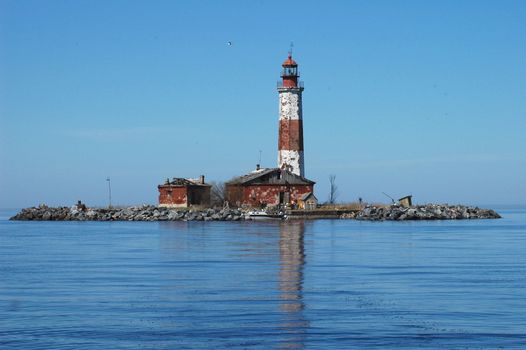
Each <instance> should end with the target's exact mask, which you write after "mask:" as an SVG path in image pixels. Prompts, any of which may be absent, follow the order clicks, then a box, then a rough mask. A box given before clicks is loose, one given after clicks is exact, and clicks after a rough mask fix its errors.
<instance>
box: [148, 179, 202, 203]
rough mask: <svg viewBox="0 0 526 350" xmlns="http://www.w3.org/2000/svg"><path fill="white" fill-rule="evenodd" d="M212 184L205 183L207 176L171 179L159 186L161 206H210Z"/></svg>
mask: <svg viewBox="0 0 526 350" xmlns="http://www.w3.org/2000/svg"><path fill="white" fill-rule="evenodd" d="M211 187H212V186H211V185H209V184H207V183H205V177H204V176H201V177H200V178H199V179H183V178H175V177H174V178H173V179H172V181H170V180H169V179H167V180H166V182H165V183H164V184H163V185H159V186H157V188H158V189H159V206H160V207H173V208H185V207H190V206H192V205H200V206H209V205H210V188H211Z"/></svg>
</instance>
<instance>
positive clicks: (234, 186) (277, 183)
mask: <svg viewBox="0 0 526 350" xmlns="http://www.w3.org/2000/svg"><path fill="white" fill-rule="evenodd" d="M314 184H315V182H314V181H311V180H308V179H306V178H304V177H302V176H299V175H296V174H294V173H292V172H290V171H288V170H284V169H279V168H267V169H265V168H261V169H260V168H257V169H256V170H255V171H253V172H251V173H249V174H246V175H243V176H239V177H236V178H234V179H232V180H230V181H228V182H227V183H226V184H225V185H226V192H227V193H226V194H227V201H228V202H229V203H230V204H232V205H237V206H242V205H244V206H250V207H265V206H277V205H294V204H297V203H298V202H299V200H300V198H301V196H303V195H304V194H306V193H313V191H314Z"/></svg>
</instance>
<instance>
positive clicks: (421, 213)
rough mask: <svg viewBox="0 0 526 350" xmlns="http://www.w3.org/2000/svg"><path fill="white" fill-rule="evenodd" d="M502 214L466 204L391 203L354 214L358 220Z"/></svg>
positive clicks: (463, 217) (483, 216) (481, 216)
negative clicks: (410, 204) (413, 204)
mask: <svg viewBox="0 0 526 350" xmlns="http://www.w3.org/2000/svg"><path fill="white" fill-rule="evenodd" d="M499 218H500V215H499V214H498V213H497V212H495V211H494V210H491V209H481V208H478V207H470V206H464V205H447V204H426V205H417V206H412V207H402V206H400V205H391V206H386V207H375V206H367V207H365V208H364V209H362V210H360V211H359V212H357V213H356V214H355V215H354V219H356V220H372V221H375V220H397V221H402V220H460V219H499Z"/></svg>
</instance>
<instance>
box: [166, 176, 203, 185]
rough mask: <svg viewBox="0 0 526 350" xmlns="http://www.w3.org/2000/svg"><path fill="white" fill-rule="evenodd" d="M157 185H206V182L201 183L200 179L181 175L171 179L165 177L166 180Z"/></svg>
mask: <svg viewBox="0 0 526 350" xmlns="http://www.w3.org/2000/svg"><path fill="white" fill-rule="evenodd" d="M159 186H208V187H210V186H211V185H209V184H207V183H201V180H200V179H185V178H182V177H174V178H173V179H172V181H170V180H169V179H166V182H165V183H164V184H162V185H159Z"/></svg>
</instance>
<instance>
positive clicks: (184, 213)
mask: <svg viewBox="0 0 526 350" xmlns="http://www.w3.org/2000/svg"><path fill="white" fill-rule="evenodd" d="M242 219H244V214H243V213H242V212H241V210H239V209H203V210H195V209H189V210H188V209H187V210H181V209H179V210H178V209H174V208H163V207H156V206H153V205H142V206H132V207H126V208H86V207H84V208H79V207H78V206H77V205H74V206H72V207H56V208H52V207H48V206H46V205H39V206H38V207H32V208H25V209H22V210H21V211H20V212H19V213H18V214H16V215H15V216H13V217H12V218H10V219H9V220H20V221H212V220H215V221H239V220H242Z"/></svg>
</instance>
